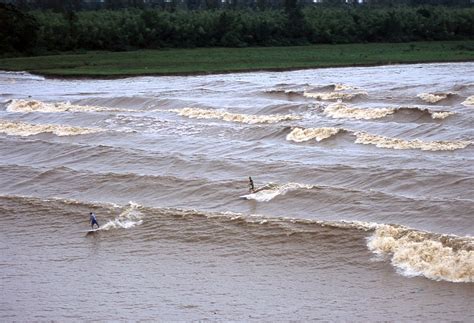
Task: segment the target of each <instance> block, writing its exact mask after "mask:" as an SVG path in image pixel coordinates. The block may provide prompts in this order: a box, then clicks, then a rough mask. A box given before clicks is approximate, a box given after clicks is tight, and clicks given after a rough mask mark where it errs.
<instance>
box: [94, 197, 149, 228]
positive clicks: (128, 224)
mask: <svg viewBox="0 0 474 323" xmlns="http://www.w3.org/2000/svg"><path fill="white" fill-rule="evenodd" d="M139 208H140V205H138V204H136V203H134V202H129V206H128V207H126V208H124V210H123V211H122V212H121V213H120V214H119V215H118V216H117V217H116V218H114V219H113V220H109V221H107V222H106V223H105V224H104V225H101V227H100V230H105V231H108V230H110V229H129V228H133V227H135V226H137V225H140V224H142V223H143V219H142V218H143V216H144V215H143V213H142V212H140V210H139Z"/></svg>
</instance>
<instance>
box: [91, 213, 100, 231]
mask: <svg viewBox="0 0 474 323" xmlns="http://www.w3.org/2000/svg"><path fill="white" fill-rule="evenodd" d="M89 221H90V223H91V227H92V229H94V224H97V229H98V228H99V222H97V219H96V217H95V214H94V213H92V212H91V213H89Z"/></svg>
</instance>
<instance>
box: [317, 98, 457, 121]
mask: <svg viewBox="0 0 474 323" xmlns="http://www.w3.org/2000/svg"><path fill="white" fill-rule="evenodd" d="M404 110H409V111H410V110H411V111H419V112H426V113H428V114H429V115H430V117H431V118H432V119H445V118H447V117H449V116H450V115H453V114H455V113H454V112H449V111H432V110H430V109H426V108H419V107H399V108H358V107H351V106H349V105H347V104H345V103H342V102H337V103H333V104H330V105H328V106H327V107H326V108H325V109H324V114H326V115H327V116H329V117H332V118H335V119H344V118H345V119H357V120H361V119H362V120H370V119H380V118H384V117H387V116H389V115H393V114H395V113H396V112H398V111H404Z"/></svg>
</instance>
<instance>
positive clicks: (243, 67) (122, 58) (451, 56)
mask: <svg viewBox="0 0 474 323" xmlns="http://www.w3.org/2000/svg"><path fill="white" fill-rule="evenodd" d="M455 61H474V40H473V41H449V42H448V41H446V42H411V43H370V44H345V45H311V46H292V47H253V48H197V49H163V50H139V51H132V52H87V53H84V54H69V53H65V54H60V55H50V56H35V57H19V58H4V59H0V70H6V71H28V72H31V73H35V74H39V75H44V76H50V77H74V78H75V77H77V78H119V77H127V76H140V75H193V74H210V73H213V74H214V73H233V72H247V71H258V70H266V71H272V70H274V71H283V70H293V69H308V68H324V67H344V66H367V65H385V64H399V63H430V62H455Z"/></svg>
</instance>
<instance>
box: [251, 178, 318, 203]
mask: <svg viewBox="0 0 474 323" xmlns="http://www.w3.org/2000/svg"><path fill="white" fill-rule="evenodd" d="M314 187H315V186H313V185H306V184H299V183H287V184H284V185H278V184H274V183H270V184H267V185H265V186H263V187H261V188H258V189H257V190H256V191H255V192H253V193H250V194H247V195H243V196H242V197H243V198H246V199H247V200H256V201H258V202H268V201H270V200H272V199H273V198H275V197H277V196H279V195H285V194H286V193H288V192H291V191H296V190H299V189H312V188H314Z"/></svg>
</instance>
